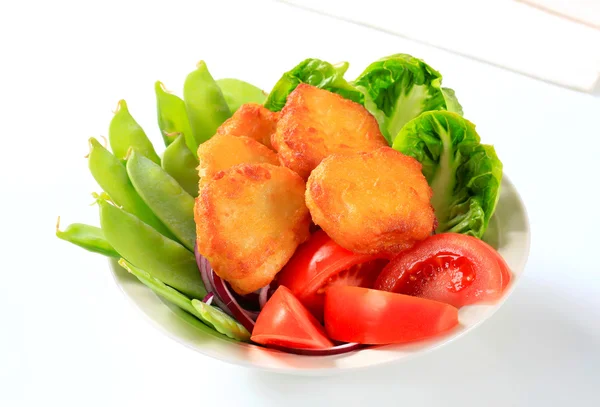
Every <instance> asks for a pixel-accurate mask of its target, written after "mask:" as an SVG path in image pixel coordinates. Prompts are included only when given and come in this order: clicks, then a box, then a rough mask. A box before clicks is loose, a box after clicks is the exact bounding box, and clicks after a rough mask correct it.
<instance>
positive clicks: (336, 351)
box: [267, 343, 364, 356]
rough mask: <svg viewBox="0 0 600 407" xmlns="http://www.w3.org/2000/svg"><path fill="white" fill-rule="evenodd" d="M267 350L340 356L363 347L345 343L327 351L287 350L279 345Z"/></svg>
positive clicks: (271, 346) (306, 354) (308, 354)
mask: <svg viewBox="0 0 600 407" xmlns="http://www.w3.org/2000/svg"><path fill="white" fill-rule="evenodd" d="M267 347H268V348H269V349H277V350H280V351H282V352H287V353H293V354H295V355H304V356H332V355H341V354H342V353H348V352H353V351H355V350H359V349H361V348H362V347H364V345H361V344H360V343H345V344H343V345H337V346H334V347H333V348H329V349H301V348H287V347H285V346H279V345H269V346H267Z"/></svg>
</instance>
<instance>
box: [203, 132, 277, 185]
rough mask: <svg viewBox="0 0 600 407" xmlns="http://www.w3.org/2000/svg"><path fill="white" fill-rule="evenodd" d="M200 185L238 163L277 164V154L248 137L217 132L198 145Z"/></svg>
mask: <svg viewBox="0 0 600 407" xmlns="http://www.w3.org/2000/svg"><path fill="white" fill-rule="evenodd" d="M198 160H199V162H200V165H198V174H199V175H200V186H202V185H204V184H205V183H206V181H207V180H210V179H211V178H212V177H213V176H214V175H215V174H217V173H218V172H219V171H222V170H226V169H227V168H230V167H233V166H234V165H238V164H252V163H257V164H258V163H267V164H273V165H279V161H278V159H277V154H275V153H274V152H273V151H272V150H270V149H268V148H267V147H265V146H263V145H262V144H260V143H259V142H258V141H256V140H253V139H251V138H249V137H244V136H241V137H236V136H232V135H228V134H218V135H215V136H214V137H212V138H211V139H210V140H208V141H206V142H205V143H203V144H201V145H200V147H198Z"/></svg>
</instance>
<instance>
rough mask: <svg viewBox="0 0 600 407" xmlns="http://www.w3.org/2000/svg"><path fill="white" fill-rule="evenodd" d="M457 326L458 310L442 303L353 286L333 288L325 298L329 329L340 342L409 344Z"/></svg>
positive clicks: (332, 335) (330, 335) (331, 334)
mask: <svg viewBox="0 0 600 407" xmlns="http://www.w3.org/2000/svg"><path fill="white" fill-rule="evenodd" d="M457 324H458V309H456V308H455V307H453V306H451V305H449V304H445V303H442V302H438V301H432V300H428V299H424V298H418V297H413V296H409V295H404V294H395V293H390V292H385V291H378V290H373V289H367V288H361V287H349V286H345V287H342V286H338V287H332V288H330V289H328V290H327V293H326V294H325V329H326V331H327V334H328V335H329V337H330V338H332V339H336V340H338V341H344V342H358V343H362V344H366V345H382V344H389V343H406V342H412V341H417V340H421V339H426V338H429V337H432V336H436V335H439V334H441V333H443V332H446V331H448V330H449V329H451V328H453V327H455V326H456V325H457Z"/></svg>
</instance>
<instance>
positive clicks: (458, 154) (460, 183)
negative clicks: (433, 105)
mask: <svg viewBox="0 0 600 407" xmlns="http://www.w3.org/2000/svg"><path fill="white" fill-rule="evenodd" d="M479 141H480V139H479V135H478V134H477V132H476V131H475V126H474V125H473V123H471V122H469V121H468V120H466V119H464V118H462V117H461V116H459V115H458V114H456V113H451V112H446V111H430V112H425V113H423V114H421V115H420V116H418V117H417V118H415V119H413V120H411V121H410V122H408V123H407V124H406V125H405V126H404V127H403V128H402V130H401V131H400V133H399V134H398V137H396V139H395V141H394V144H393V148H394V149H395V150H398V151H400V152H401V153H404V154H406V155H409V156H411V157H414V158H415V159H417V160H418V161H419V162H420V163H421V164H422V165H423V174H424V175H425V177H426V178H427V181H428V182H429V185H430V186H431V188H432V190H433V198H432V200H431V203H432V205H433V207H434V209H435V214H436V217H437V220H438V228H437V230H436V231H437V232H438V233H441V232H456V233H463V234H467V235H471V236H475V237H478V238H481V237H482V236H483V234H484V232H485V230H486V229H487V226H488V223H489V221H490V218H491V217H492V215H493V213H494V210H495V209H496V204H497V202H498V197H499V192H500V183H501V181H502V163H501V162H500V160H499V159H498V156H497V155H496V152H495V150H494V147H492V146H488V145H484V144H480V142H479Z"/></svg>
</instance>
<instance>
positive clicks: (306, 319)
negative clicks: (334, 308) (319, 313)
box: [251, 286, 333, 349]
mask: <svg viewBox="0 0 600 407" xmlns="http://www.w3.org/2000/svg"><path fill="white" fill-rule="evenodd" d="M251 339H252V341H254V342H256V343H260V344H262V345H265V346H269V345H278V346H283V347H287V348H302V349H328V348H331V347H333V343H332V342H331V341H330V340H329V339H328V338H327V336H326V334H325V330H324V329H323V327H322V326H321V324H320V323H319V321H317V320H316V319H315V317H314V316H312V314H311V313H310V312H308V310H307V309H306V308H305V307H304V306H303V305H302V304H301V303H300V301H298V299H297V298H296V297H294V295H293V294H292V292H291V291H290V290H288V289H287V288H286V287H283V286H281V287H279V288H278V289H277V291H275V293H274V294H273V296H271V298H270V299H269V301H267V303H266V304H265V306H264V308H263V309H262V311H261V312H260V314H259V315H258V318H257V319H256V324H255V325H254V329H253V330H252V337H251Z"/></svg>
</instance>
